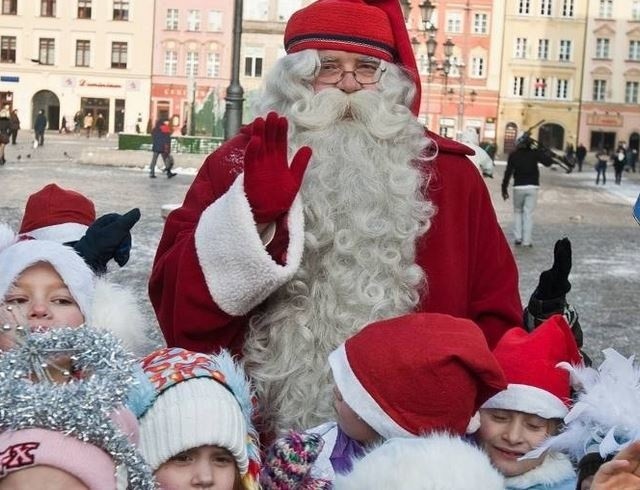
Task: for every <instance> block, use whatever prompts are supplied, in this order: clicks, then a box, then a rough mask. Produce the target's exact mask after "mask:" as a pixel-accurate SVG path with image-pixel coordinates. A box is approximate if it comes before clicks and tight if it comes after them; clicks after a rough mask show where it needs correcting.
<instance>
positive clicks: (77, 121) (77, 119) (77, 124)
mask: <svg viewBox="0 0 640 490" xmlns="http://www.w3.org/2000/svg"><path fill="white" fill-rule="evenodd" d="M81 126H82V112H80V111H78V112H76V113H75V115H74V116H73V132H74V133H76V134H77V133H79V132H80V128H81Z"/></svg>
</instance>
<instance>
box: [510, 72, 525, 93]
mask: <svg viewBox="0 0 640 490" xmlns="http://www.w3.org/2000/svg"><path fill="white" fill-rule="evenodd" d="M511 95H515V96H516V97H522V96H523V95H524V77H513V85H512V86H511Z"/></svg>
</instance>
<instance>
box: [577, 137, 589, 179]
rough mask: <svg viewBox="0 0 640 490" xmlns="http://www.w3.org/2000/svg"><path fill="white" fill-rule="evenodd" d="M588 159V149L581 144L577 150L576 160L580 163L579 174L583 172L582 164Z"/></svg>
mask: <svg viewBox="0 0 640 490" xmlns="http://www.w3.org/2000/svg"><path fill="white" fill-rule="evenodd" d="M586 157H587V149H586V147H585V146H584V145H583V144H582V143H580V144H579V145H578V148H576V160H577V162H578V172H582V164H583V163H584V159H585V158H586Z"/></svg>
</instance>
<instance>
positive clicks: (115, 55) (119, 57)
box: [111, 41, 128, 68]
mask: <svg viewBox="0 0 640 490" xmlns="http://www.w3.org/2000/svg"><path fill="white" fill-rule="evenodd" d="M127 51H128V49H127V43H123V42H118V41H114V42H112V43H111V68H126V67H127Z"/></svg>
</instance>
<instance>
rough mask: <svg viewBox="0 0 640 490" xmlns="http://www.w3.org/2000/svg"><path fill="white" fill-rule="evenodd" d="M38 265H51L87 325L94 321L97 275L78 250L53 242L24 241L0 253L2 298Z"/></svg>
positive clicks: (0, 288) (0, 289)
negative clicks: (26, 270)
mask: <svg viewBox="0 0 640 490" xmlns="http://www.w3.org/2000/svg"><path fill="white" fill-rule="evenodd" d="M38 262H47V263H49V264H51V265H52V266H53V268H54V269H55V270H56V271H57V272H58V274H59V275H60V277H61V278H62V280H63V282H64V283H65V284H66V286H67V287H68V288H69V292H70V293H71V296H73V298H74V299H75V300H76V303H78V306H79V308H80V311H81V312H82V314H83V315H84V319H85V322H86V323H89V322H90V321H91V308H92V305H93V295H94V291H95V275H94V273H93V271H92V270H91V269H90V268H89V266H88V265H87V264H86V263H85V262H84V260H83V259H82V257H80V256H79V255H78V254H77V253H76V252H75V250H73V249H72V248H71V247H68V246H66V245H62V244H60V243H57V242H53V241H49V240H23V241H20V242H17V243H14V244H13V245H10V246H8V247H7V248H5V249H4V250H2V251H1V252H0V271H2V272H1V273H0V297H2V298H4V297H5V295H6V294H7V291H8V290H9V288H10V287H11V285H12V284H13V283H14V281H15V280H16V279H17V278H18V276H20V274H21V273H22V272H23V271H24V270H25V269H27V268H29V267H31V266H32V265H35V264H37V263H38Z"/></svg>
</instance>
